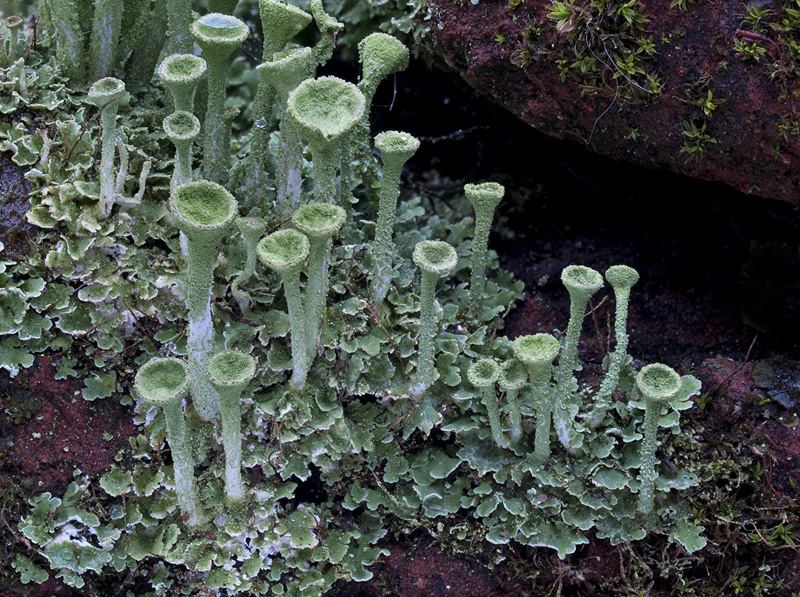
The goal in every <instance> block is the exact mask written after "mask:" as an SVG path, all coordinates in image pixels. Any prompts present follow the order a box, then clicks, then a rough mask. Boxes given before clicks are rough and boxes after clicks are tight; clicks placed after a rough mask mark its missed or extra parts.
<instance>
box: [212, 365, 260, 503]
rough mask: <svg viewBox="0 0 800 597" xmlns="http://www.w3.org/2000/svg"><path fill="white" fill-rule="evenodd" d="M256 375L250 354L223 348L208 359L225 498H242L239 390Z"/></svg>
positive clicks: (240, 393)
mask: <svg viewBox="0 0 800 597" xmlns="http://www.w3.org/2000/svg"><path fill="white" fill-rule="evenodd" d="M255 374H256V360H255V359H254V358H253V357H252V356H250V355H249V354H245V353H243V352H238V351H235V350H226V351H223V352H220V353H219V354H216V355H214V357H213V358H211V360H209V362H208V377H209V379H210V381H211V384H212V385H213V386H214V387H215V388H216V389H217V392H219V412H220V418H221V419H222V445H223V448H224V449H225V494H226V496H227V498H228V500H231V501H241V500H243V499H244V485H243V484H242V429H241V427H242V407H241V399H242V392H243V391H244V388H245V386H246V385H247V384H248V383H249V382H250V380H251V379H253V377H254V376H255Z"/></svg>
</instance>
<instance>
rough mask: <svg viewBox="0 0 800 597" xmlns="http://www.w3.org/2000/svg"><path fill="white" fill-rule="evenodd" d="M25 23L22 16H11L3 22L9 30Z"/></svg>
mask: <svg viewBox="0 0 800 597" xmlns="http://www.w3.org/2000/svg"><path fill="white" fill-rule="evenodd" d="M24 22H25V21H24V20H23V19H22V17H21V16H19V15H11V16H8V17H6V18H5V20H4V21H3V24H4V25H5V26H6V27H8V28H9V29H11V28H13V27H19V26H20V25H22V24H23V23H24Z"/></svg>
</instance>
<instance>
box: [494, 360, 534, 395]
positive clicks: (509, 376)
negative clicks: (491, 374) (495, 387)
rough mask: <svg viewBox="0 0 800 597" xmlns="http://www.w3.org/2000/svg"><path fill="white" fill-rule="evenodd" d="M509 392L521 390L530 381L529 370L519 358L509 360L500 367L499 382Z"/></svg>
mask: <svg viewBox="0 0 800 597" xmlns="http://www.w3.org/2000/svg"><path fill="white" fill-rule="evenodd" d="M497 381H498V383H500V385H501V386H503V387H504V388H505V389H507V390H520V389H522V388H523V387H524V386H525V382H527V381H528V369H527V368H526V367H525V363H523V362H522V361H521V360H520V359H518V358H513V359H509V360H507V361H504V362H503V363H502V364H501V365H500V378H499V379H498V380H497Z"/></svg>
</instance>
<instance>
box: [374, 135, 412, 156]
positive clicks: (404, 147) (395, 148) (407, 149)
mask: <svg viewBox="0 0 800 597" xmlns="http://www.w3.org/2000/svg"><path fill="white" fill-rule="evenodd" d="M419 146H420V140H419V139H417V138H416V137H415V136H414V135H412V134H411V133H404V132H402V131H383V132H382V133H378V134H377V135H375V147H376V148H377V149H378V151H380V152H381V155H384V154H389V155H392V154H394V155H397V156H400V157H406V156H408V157H411V156H412V155H414V154H415V153H416V151H417V150H418V149H419Z"/></svg>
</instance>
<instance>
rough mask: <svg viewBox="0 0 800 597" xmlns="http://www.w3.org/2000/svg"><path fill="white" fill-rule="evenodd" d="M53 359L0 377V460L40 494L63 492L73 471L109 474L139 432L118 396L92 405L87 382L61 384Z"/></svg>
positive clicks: (40, 358)
mask: <svg viewBox="0 0 800 597" xmlns="http://www.w3.org/2000/svg"><path fill="white" fill-rule="evenodd" d="M55 377H56V371H55V363H54V359H53V358H51V357H42V356H39V357H37V359H36V362H35V363H34V365H33V366H32V367H31V368H30V369H24V370H22V371H20V373H19V374H18V375H17V376H16V377H14V378H8V376H7V375H6V374H5V373H4V372H3V374H2V375H0V411H2V412H4V413H6V414H7V415H8V416H5V417H2V418H0V439H2V440H3V449H2V451H0V461H2V462H4V464H5V465H6V466H8V467H9V468H10V469H13V470H15V471H16V473H17V474H19V478H20V484H21V485H22V486H24V487H26V488H30V489H34V490H37V491H46V490H50V491H54V492H58V491H63V489H64V488H65V486H66V484H67V483H68V482H69V481H71V480H72V476H73V472H74V470H75V469H80V470H81V471H82V472H83V473H85V474H88V475H99V474H102V473H103V472H105V471H106V470H108V468H110V467H111V465H112V464H113V462H114V457H115V456H116V455H117V452H119V450H120V449H121V448H123V447H124V446H126V445H127V444H128V438H129V437H130V436H132V435H135V433H136V427H135V425H134V424H133V421H132V414H131V412H130V409H128V408H125V407H122V406H121V405H120V404H119V403H118V402H115V401H114V398H109V399H106V400H96V401H94V402H89V401H87V400H84V399H83V397H82V396H81V390H82V388H83V384H82V382H81V381H80V380H78V379H75V378H72V377H68V378H66V379H61V380H57V379H55Z"/></svg>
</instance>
